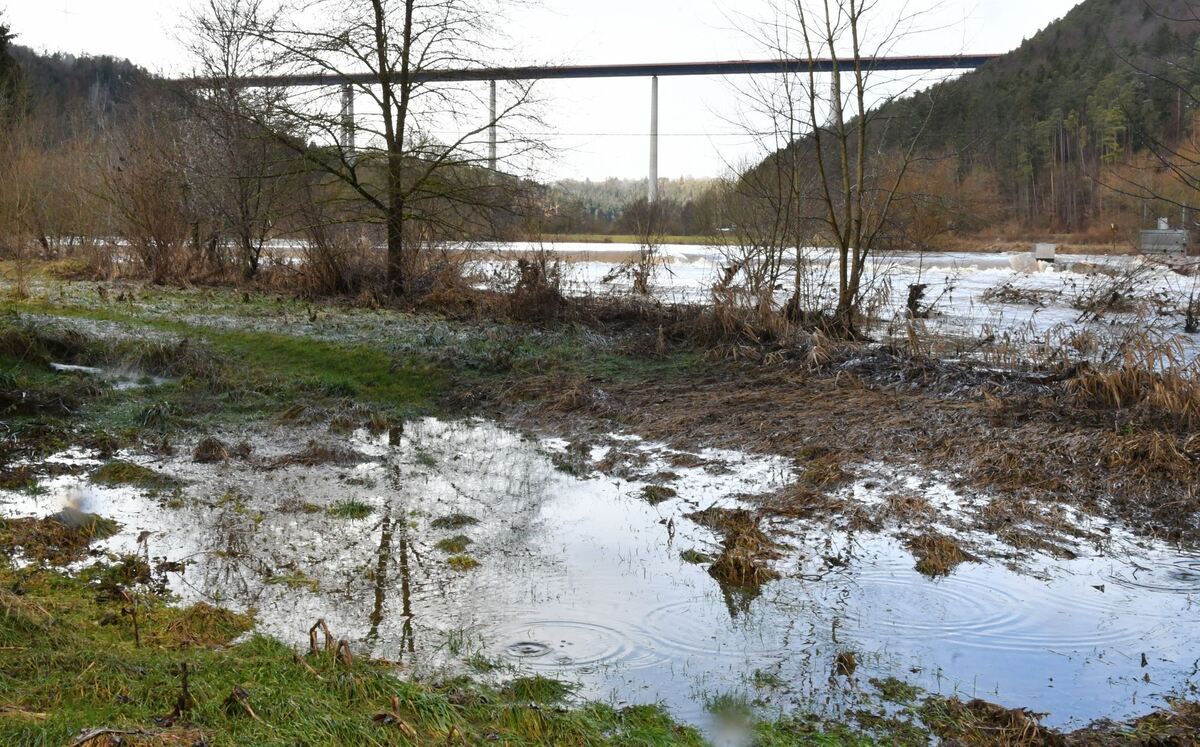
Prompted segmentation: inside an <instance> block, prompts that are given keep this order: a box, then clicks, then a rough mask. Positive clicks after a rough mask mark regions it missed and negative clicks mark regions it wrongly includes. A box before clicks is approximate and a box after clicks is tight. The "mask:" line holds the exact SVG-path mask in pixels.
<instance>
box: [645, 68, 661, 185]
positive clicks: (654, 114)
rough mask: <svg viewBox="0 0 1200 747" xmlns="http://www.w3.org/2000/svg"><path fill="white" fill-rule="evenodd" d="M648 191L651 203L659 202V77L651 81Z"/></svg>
mask: <svg viewBox="0 0 1200 747" xmlns="http://www.w3.org/2000/svg"><path fill="white" fill-rule="evenodd" d="M647 181H648V185H647V190H646V199H647V200H648V201H649V202H652V203H653V202H658V76H657V75H655V76H654V77H653V78H651V79H650V176H649V179H648V180H647Z"/></svg>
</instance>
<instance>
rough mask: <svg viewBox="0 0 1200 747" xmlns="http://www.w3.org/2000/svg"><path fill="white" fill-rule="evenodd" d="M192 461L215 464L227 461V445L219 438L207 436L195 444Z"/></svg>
mask: <svg viewBox="0 0 1200 747" xmlns="http://www.w3.org/2000/svg"><path fill="white" fill-rule="evenodd" d="M192 461H193V462H196V463H197V464H217V463H218V462H227V461H229V447H228V446H226V445H225V444H224V443H222V441H221V440H220V439H219V438H215V437H213V436H208V437H206V438H203V439H201V440H200V443H198V444H196V449H195V451H194V452H192Z"/></svg>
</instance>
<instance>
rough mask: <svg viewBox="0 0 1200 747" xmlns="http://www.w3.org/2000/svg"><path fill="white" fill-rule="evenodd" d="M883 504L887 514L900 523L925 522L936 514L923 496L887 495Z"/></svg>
mask: <svg viewBox="0 0 1200 747" xmlns="http://www.w3.org/2000/svg"><path fill="white" fill-rule="evenodd" d="M884 503H885V504H886V505H887V509H888V514H889V515H890V516H891V517H892V518H893V519H895V520H896V521H899V522H902V523H908V522H916V521H925V520H928V519H930V518H932V517H933V516H934V514H935V513H936V512H935V511H934V510H933V506H931V505H930V504H929V500H928V499H926V498H925V496H923V495H889V496H887V497H886V498H885V499H884Z"/></svg>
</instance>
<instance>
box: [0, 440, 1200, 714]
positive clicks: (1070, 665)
mask: <svg viewBox="0 0 1200 747" xmlns="http://www.w3.org/2000/svg"><path fill="white" fill-rule="evenodd" d="M391 435H392V436H395V441H392V439H391V437H390V436H389V434H387V433H384V434H382V435H379V436H373V435H371V434H370V433H369V432H367V431H358V432H356V433H354V434H352V435H349V436H346V437H337V436H330V435H329V434H328V433H326V432H322V431H320V430H306V429H298V430H297V429H291V428H288V429H281V428H273V429H261V430H255V431H251V432H238V433H233V434H226V435H225V438H224V440H225V441H231V442H232V441H233V440H234V439H236V440H241V441H245V442H248V443H251V444H253V445H254V450H253V455H252V456H250V457H248V458H246V459H244V460H239V459H237V458H233V459H231V460H230V461H228V462H221V463H218V464H213V465H205V464H196V463H195V462H194V461H193V457H192V454H191V451H190V450H189V449H185V448H181V449H180V450H179V455H178V456H175V457H170V458H166V459H154V458H145V457H137V456H133V455H131V456H130V457H129V458H130V459H131V460H133V461H134V462H135V463H136V464H138V465H140V466H142V467H145V468H148V469H149V470H152V471H153V474H155V475H163V476H169V477H170V478H171V479H172V481H173V482H172V483H171V484H174V481H178V485H180V487H177V488H170V489H161V488H159V489H152V490H149V491H147V490H145V489H141V488H138V487H132V486H104V485H99V484H96V482H95V481H94V480H89V479H88V477H87V475H88V474H89V473H93V472H94V471H95V470H97V469H98V468H99V467H100V466H101V465H102V462H101V461H100V460H98V459H95V458H91V457H90V456H89V455H87V454H86V453H79V452H72V453H66V454H62V455H58V456H57V457H54V461H55V462H56V463H58V464H61V465H64V466H66V467H69V468H71V471H72V472H79V473H80V474H76V475H63V476H61V477H58V478H55V479H54V480H52V481H49V482H48V483H46V484H44V485H43V486H42V487H41V489H40V490H39V491H37V494H36V495H25V496H22V495H16V494H11V493H8V494H3V497H0V511H3V512H4V514H5V515H7V516H10V517H20V516H39V517H45V516H51V515H58V514H59V513H60V512H61V511H63V509H64V507H67V506H71V507H74V508H76V509H77V510H79V511H82V512H84V513H87V514H94V515H98V516H101V517H104V518H105V519H110V520H113V521H116V522H118V523H119V525H120V527H121V528H120V530H119V531H118V532H117V533H116V534H114V535H113V536H112V537H110V538H108V539H106V540H103V541H102V542H101V543H100V544H99V546H98V547H99V548H100V549H102V550H104V551H107V552H109V553H112V554H113V555H114V556H118V557H119V556H125V555H133V556H139V555H141V556H144V557H146V558H150V559H152V562H153V566H154V567H156V568H158V569H160V570H161V573H162V574H163V576H164V578H165V581H166V583H167V585H168V586H169V588H170V590H171V591H172V592H173V593H174V594H175V595H177V597H178V599H179V601H180V603H182V604H185V605H187V604H194V603H197V602H205V603H208V604H212V605H218V606H226V607H229V608H231V609H233V610H235V611H238V612H245V611H250V612H251V613H252V614H253V615H254V618H255V620H256V630H258V631H260V632H263V633H266V634H269V635H271V636H273V637H276V638H278V639H280V640H282V641H284V642H286V643H288V644H290V645H293V646H295V647H296V648H301V647H302V646H303V645H304V644H305V643H306V641H307V628H308V626H309V625H310V624H311V623H312V622H315V621H316V620H317V619H324V620H325V621H326V622H327V623H328V625H329V627H330V629H331V630H333V631H336V635H338V636H344V637H345V638H347V639H348V640H349V641H350V644H351V646H352V647H353V648H354V650H356V651H358V652H360V654H361V655H367V656H372V657H376V658H380V659H385V660H389V661H395V662H398V663H400V664H401V665H402V666H403V667H404V668H405V670H406V671H409V672H412V673H414V674H417V675H418V676H420V677H424V678H439V677H441V678H444V677H448V676H454V675H457V674H461V673H472V674H479V675H485V676H489V677H495V678H499V679H500V680H503V679H505V678H512V677H516V676H527V675H534V674H540V675H543V676H546V677H552V678H555V679H560V680H564V681H566V682H569V683H575V684H577V685H578V686H579V687H578V690H576V691H575V693H576V695H577V697H579V698H582V699H587V700H595V699H598V700H602V701H605V702H610V703H612V704H614V705H615V706H618V707H621V706H627V705H631V704H653V703H661V704H663V705H665V706H666V707H667V709H668V710H669V711H670V713H672V715H674V716H675V717H677V718H679V719H682V720H684V721H686V722H690V723H694V724H697V725H699V726H701V727H702V728H703V729H704V730H705V731H707V732H709V733H710V734H711V733H717V732H718V731H719V730H720V728H721V722H720V720H719V719H716V720H714V719H715V718H716V717H715V716H714V713H715V714H717V715H720V714H721V708H722V707H725V708H728V707H729V704H730V703H737V704H743V705H744V706H745V707H746V708H748V709H749V708H758V709H764V710H765V711H766V712H768V713H776V714H779V713H788V712H790V711H792V710H794V709H796V708H804V709H806V710H808V711H810V712H814V713H818V714H820V715H822V716H825V717H828V718H831V719H848V718H850V717H851V713H852V712H853V711H855V710H857V709H862V708H868V709H869V708H880V707H883V705H884V704H885V702H886V701H885V694H886V692H887V685H886V684H884V683H904V684H905V685H906V686H912V687H916V688H920V690H922V691H926V692H929V693H937V694H941V695H945V696H959V697H963V698H986V699H988V700H991V701H994V702H998V703H1001V704H1004V705H1008V706H1011V707H1020V706H1022V705H1025V704H1031V703H1033V704H1037V708H1038V710H1039V711H1041V712H1045V713H1047V714H1048V717H1047V718H1046V719H1045V723H1046V724H1047V725H1050V726H1054V727H1068V728H1078V727H1081V726H1084V725H1086V724H1088V723H1090V722H1092V721H1094V720H1096V719H1101V718H1111V719H1114V720H1124V719H1127V718H1130V717H1133V716H1137V715H1139V714H1141V713H1144V712H1146V711H1147V710H1153V709H1157V708H1164V707H1169V703H1170V700H1171V699H1172V698H1174V697H1187V696H1189V695H1194V693H1193V692H1192V691H1191V688H1194V687H1195V685H1196V682H1197V680H1196V677H1197V668H1198V667H1200V659H1198V658H1197V657H1198V656H1200V652H1197V651H1196V649H1195V630H1196V629H1197V625H1198V624H1200V596H1198V595H1200V555H1197V554H1189V553H1187V552H1183V551H1179V550H1176V549H1173V548H1170V547H1168V546H1165V545H1162V544H1158V543H1151V542H1145V541H1138V540H1136V539H1135V538H1133V537H1132V536H1130V535H1129V534H1128V533H1127V532H1126V531H1125V530H1123V529H1121V528H1120V527H1116V526H1105V527H1104V528H1103V530H1102V532H1101V533H1102V534H1103V536H1104V540H1103V541H1102V542H1101V543H1098V544H1097V545H1096V546H1091V545H1089V544H1087V543H1085V545H1084V546H1081V547H1079V552H1078V557H1077V558H1075V559H1073V560H1070V561H1065V562H1064V561H1061V560H1056V559H1054V558H1050V557H1046V556H1035V557H1034V558H1032V559H1031V560H1029V561H1027V568H1026V570H1025V571H1024V572H1022V573H1017V572H1014V571H1013V570H1010V569H1009V568H1006V567H1005V564H1004V562H1003V560H1002V558H1003V557H1004V555H1006V554H1008V551H1007V550H1006V549H1005V548H1002V547H992V548H991V549H992V550H993V552H994V553H995V555H996V558H992V559H986V560H981V561H979V562H967V563H964V564H963V565H961V566H959V567H957V568H955V569H954V570H953V572H952V573H950V574H949V575H947V576H944V577H940V578H929V577H928V576H926V575H923V574H922V573H920V572H918V571H917V570H916V567H915V565H916V563H915V559H914V555H913V553H912V552H911V551H910V550H908V549H907V548H906V547H905V545H904V543H903V540H902V539H900V538H897V537H896V536H893V535H892V534H890V533H889V532H887V531H877V532H872V531H864V532H855V531H840V530H835V529H832V528H830V527H828V526H824V525H821V524H806V523H800V522H787V521H772V522H770V526H769V533H770V535H771V536H772V537H773V538H775V540H776V541H777V542H778V546H779V548H780V549H779V551H778V552H777V553H776V554H775V555H776V557H775V558H774V559H773V560H772V561H771V565H772V567H773V568H774V569H775V571H776V573H778V575H779V578H778V579H777V580H774V581H770V582H768V583H764V584H750V585H737V584H729V583H722V582H721V581H719V580H718V579H715V578H713V577H712V576H711V575H710V574H709V573H708V572H707V570H706V568H707V567H708V566H709V565H711V563H712V559H713V558H715V557H716V556H717V555H719V554H720V552H721V545H722V539H721V537H720V536H719V534H718V533H714V532H713V531H712V530H710V529H708V528H705V527H704V526H701V525H700V524H697V523H696V522H695V521H693V520H692V519H689V518H688V515H689V514H691V513H692V512H694V511H696V510H698V509H703V508H709V507H712V506H717V507H723V508H731V509H733V508H737V507H741V506H745V505H749V504H747V503H746V502H745V501H746V500H748V499H750V498H752V497H753V496H754V495H757V494H762V493H767V492H770V491H772V490H777V489H779V488H780V487H782V486H783V485H784V484H786V483H787V482H788V481H789V480H790V479H791V477H792V471H793V468H792V466H791V465H790V464H789V463H788V461H787V460H783V459H770V458H763V457H747V456H745V455H740V454H736V453H731V452H713V451H709V452H702V453H700V454H690V453H682V452H675V451H673V450H670V449H667V448H665V447H662V446H661V445H655V444H647V443H643V442H640V441H637V440H631V439H630V438H629V437H622V436H619V435H613V436H611V437H609V439H608V440H611V442H612V443H611V444H609V445H602V446H597V445H591V446H589V447H588V449H587V452H588V453H586V454H581V455H577V458H576V460H575V461H571V459H572V458H573V457H572V449H571V447H570V445H567V444H562V443H558V442H554V441H547V440H537V439H531V438H527V437H523V436H520V435H518V434H517V433H514V432H512V431H509V430H506V429H504V428H501V427H498V426H497V425H495V424H492V423H487V422H480V421H459V422H443V421H437V420H421V421H415V422H412V423H409V424H406V426H405V427H404V428H403V435H401V434H400V431H399V430H396V431H393V432H392V434H391ZM314 444H321V445H322V446H321V448H320V451H321V453H323V454H326V455H333V457H332V458H333V459H334V460H335V461H338V462H340V463H334V464H329V463H319V464H311V465H309V464H303V463H296V462H303V461H305V460H304V459H303V458H302V457H296V455H303V454H305V453H306V452H311V451H314V447H313V445H314ZM613 450H621V451H624V452H627V453H628V454H629V455H630V457H631V459H632V461H633V462H634V464H633V465H629V464H626V465H625V466H626V469H623V470H618V471H622V472H624V473H625V476H624V477H615V476H612V475H608V474H602V473H600V472H598V471H597V470H596V465H597V464H598V463H600V462H603V461H604V459H605V457H606V456H608V453H609V452H610V451H613ZM679 463H686V464H693V465H697V466H687V467H683V466H678V464H679ZM650 485H661V486H665V487H667V488H670V490H671V491H673V492H674V493H675V495H674V496H672V497H671V498H668V499H666V500H664V501H662V502H659V503H652V502H651V501H649V500H647V497H646V494H645V493H646V488H647V486H650ZM860 492H861V493H864V494H865V495H864V496H863V499H864V505H865V506H868V507H869V506H870V498H869V493H870V492H871V491H870V490H865V491H860ZM346 506H361V507H362V508H361V510H358V511H353V512H348V511H346V510H345V507H346ZM1091 529H1092V530H1093V531H1096V530H1097V528H1096V527H1092V528H1091ZM466 561H469V562H466ZM83 562H86V561H83ZM839 662H840V663H839ZM846 662H853V664H847V663H846Z"/></svg>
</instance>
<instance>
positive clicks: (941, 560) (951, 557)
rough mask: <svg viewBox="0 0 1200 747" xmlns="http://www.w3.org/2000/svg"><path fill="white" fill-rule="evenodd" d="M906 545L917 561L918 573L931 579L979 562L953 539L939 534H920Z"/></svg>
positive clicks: (911, 538) (910, 539)
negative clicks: (965, 564)
mask: <svg viewBox="0 0 1200 747" xmlns="http://www.w3.org/2000/svg"><path fill="white" fill-rule="evenodd" d="M906 544H907V545H908V549H909V551H910V552H912V554H913V556H914V557H915V558H916V559H917V564H916V569H917V572H918V573H921V574H923V575H926V576H929V577H930V578H938V577H941V576H949V575H950V574H951V573H953V572H954V569H955V568H957V567H958V566H960V565H962V564H963V563H969V562H971V561H975V560H978V558H976V557H975V556H974V555H972V554H970V553H969V552H967V551H966V550H964V549H963V548H962V545H960V544H959V543H958V541H957V540H955V539H954V538H953V537H949V536H947V535H945V534H940V533H938V532H926V533H924V534H918V535H916V536H914V537H910V538H909V540H908V542H907V543H906Z"/></svg>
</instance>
